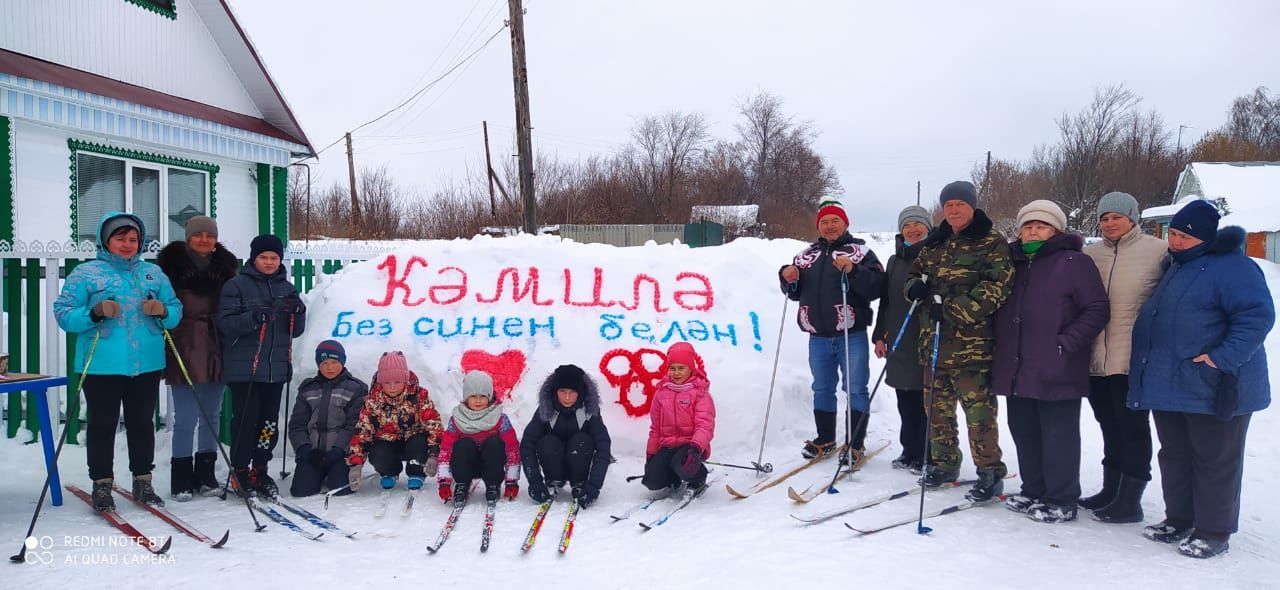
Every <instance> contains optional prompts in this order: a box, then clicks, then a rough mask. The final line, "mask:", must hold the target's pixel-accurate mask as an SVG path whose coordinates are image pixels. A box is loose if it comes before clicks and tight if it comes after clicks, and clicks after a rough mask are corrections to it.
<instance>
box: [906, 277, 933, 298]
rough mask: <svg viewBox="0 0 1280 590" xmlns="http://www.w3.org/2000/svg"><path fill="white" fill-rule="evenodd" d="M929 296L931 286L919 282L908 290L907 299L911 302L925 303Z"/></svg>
mask: <svg viewBox="0 0 1280 590" xmlns="http://www.w3.org/2000/svg"><path fill="white" fill-rule="evenodd" d="M928 296H929V285H926V284H924V281H917V282H915V283H914V284H912V285H911V288H910V289H907V299H909V300H911V301H923V300H924V298H925V297H928Z"/></svg>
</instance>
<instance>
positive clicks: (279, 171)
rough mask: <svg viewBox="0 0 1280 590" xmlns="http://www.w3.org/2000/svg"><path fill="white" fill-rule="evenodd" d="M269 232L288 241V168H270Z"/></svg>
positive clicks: (283, 240)
mask: <svg viewBox="0 0 1280 590" xmlns="http://www.w3.org/2000/svg"><path fill="white" fill-rule="evenodd" d="M271 233H273V234H275V235H276V237H277V238H280V240H281V241H282V242H284V243H285V244H286V245H287V244H288V243H289V169H288V168H281V167H279V166H274V167H272V168H271Z"/></svg>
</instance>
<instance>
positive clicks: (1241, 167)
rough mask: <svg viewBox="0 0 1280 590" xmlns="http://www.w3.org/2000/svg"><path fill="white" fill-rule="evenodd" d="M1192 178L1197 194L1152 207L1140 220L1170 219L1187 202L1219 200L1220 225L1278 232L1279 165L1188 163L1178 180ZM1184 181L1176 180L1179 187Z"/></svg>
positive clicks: (1250, 230)
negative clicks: (1223, 206)
mask: <svg viewBox="0 0 1280 590" xmlns="http://www.w3.org/2000/svg"><path fill="white" fill-rule="evenodd" d="M1186 175H1193V176H1194V178H1195V180H1196V181H1197V183H1198V184H1199V186H1200V190H1199V191H1198V193H1192V194H1185V195H1178V197H1179V198H1178V201H1177V202H1176V203H1174V204H1172V205H1162V206H1159V207H1152V208H1150V209H1146V210H1144V211H1143V212H1142V218H1143V219H1154V218H1163V217H1172V216H1173V214H1174V213H1177V212H1178V210H1179V209H1181V208H1182V206H1183V205H1185V204H1186V203H1188V202H1189V201H1190V199H1194V198H1205V199H1209V200H1215V201H1216V200H1218V199H1222V200H1223V201H1225V203H1226V209H1227V211H1228V213H1227V214H1226V215H1224V216H1223V218H1222V221H1221V225H1238V226H1240V227H1242V228H1244V230H1245V231H1249V232H1273V231H1280V162H1192V163H1190V164H1187V168H1186V170H1184V171H1183V173H1182V176H1184V177H1185V176H1186ZM1185 180H1186V179H1185V178H1179V181H1178V186H1179V187H1182V186H1184V184H1187V183H1186V182H1185Z"/></svg>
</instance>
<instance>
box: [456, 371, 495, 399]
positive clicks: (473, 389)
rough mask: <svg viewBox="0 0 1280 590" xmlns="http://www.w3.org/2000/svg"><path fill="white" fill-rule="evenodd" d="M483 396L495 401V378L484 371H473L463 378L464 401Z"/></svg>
mask: <svg viewBox="0 0 1280 590" xmlns="http://www.w3.org/2000/svg"><path fill="white" fill-rule="evenodd" d="M473 395H483V396H485V397H487V398H489V401H491V402H492V401H493V377H490V376H489V374H488V373H486V372H484V371H471V372H469V373H467V374H466V375H465V376H464V377H463V378H462V399H463V400H466V399H467V398H469V397H471V396H473Z"/></svg>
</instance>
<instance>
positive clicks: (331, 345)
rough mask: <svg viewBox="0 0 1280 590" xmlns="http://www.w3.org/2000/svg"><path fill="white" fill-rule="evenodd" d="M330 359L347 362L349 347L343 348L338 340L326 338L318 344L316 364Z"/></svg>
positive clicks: (341, 362) (340, 362)
mask: <svg viewBox="0 0 1280 590" xmlns="http://www.w3.org/2000/svg"><path fill="white" fill-rule="evenodd" d="M329 359H333V360H336V361H338V363H339V364H343V365H345V364H347V349H345V348H343V347H342V344H341V343H339V342H338V341H337V340H325V341H324V342H321V343H320V344H317V345H316V365H317V366H318V365H319V364H320V363H323V362H325V361H327V360H329ZM379 365H381V363H379Z"/></svg>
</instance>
